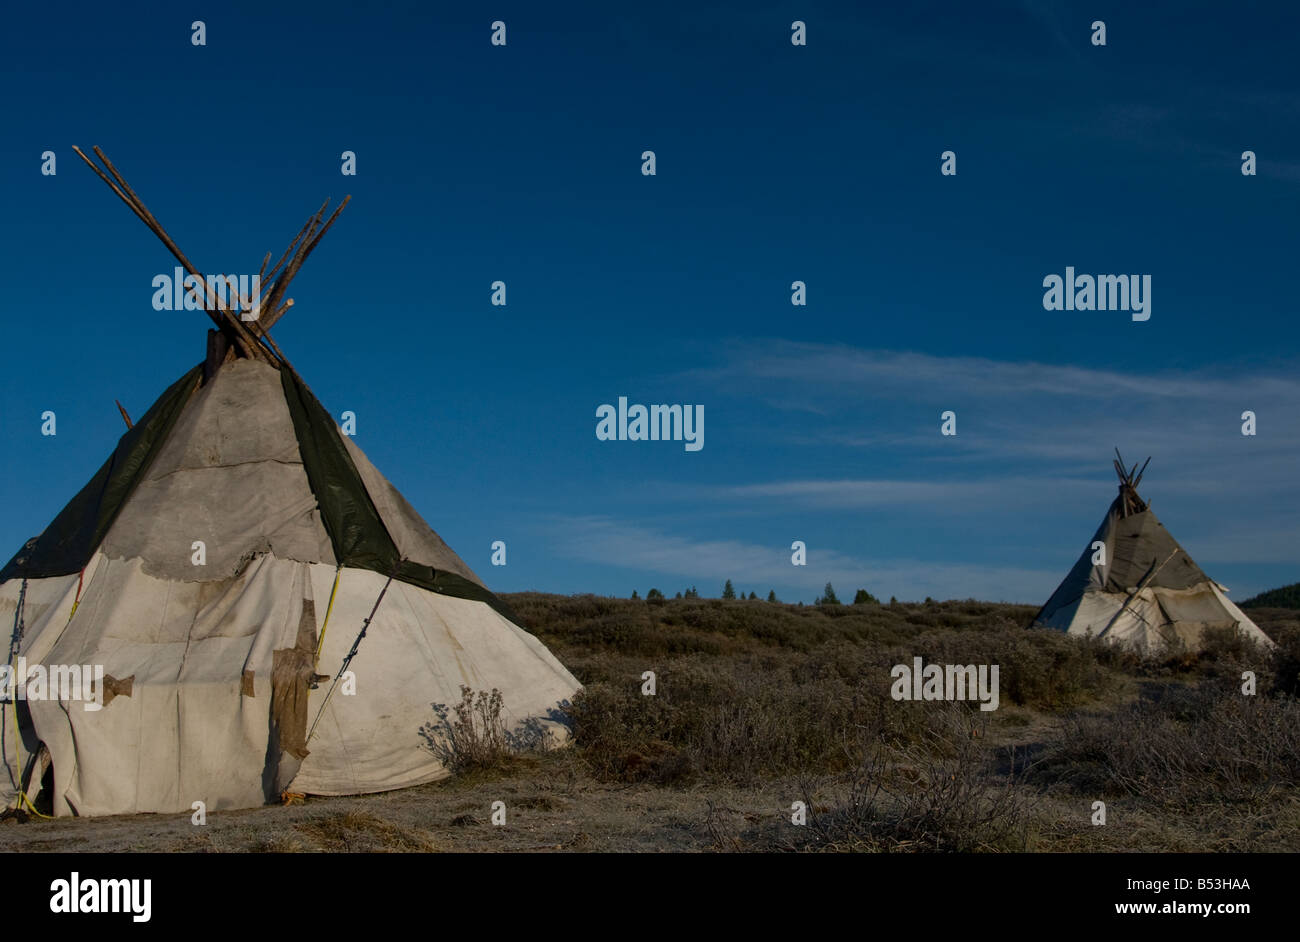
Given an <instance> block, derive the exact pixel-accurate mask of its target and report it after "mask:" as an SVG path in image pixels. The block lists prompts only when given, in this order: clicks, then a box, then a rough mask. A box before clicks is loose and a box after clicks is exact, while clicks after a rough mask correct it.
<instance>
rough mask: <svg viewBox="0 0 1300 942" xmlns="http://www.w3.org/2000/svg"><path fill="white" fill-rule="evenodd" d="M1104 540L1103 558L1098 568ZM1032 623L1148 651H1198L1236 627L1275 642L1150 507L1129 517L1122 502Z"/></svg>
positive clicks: (1255, 637)
mask: <svg viewBox="0 0 1300 942" xmlns="http://www.w3.org/2000/svg"><path fill="white" fill-rule="evenodd" d="M1099 542H1100V543H1102V544H1104V545H1105V554H1106V555H1105V562H1104V563H1102V564H1100V565H1094V564H1093V562H1092V559H1093V553H1094V547H1095V545H1096V544H1097V543H1099ZM1034 623H1035V624H1037V625H1041V626H1044V627H1048V628H1055V629H1058V630H1060V631H1065V632H1068V633H1069V634H1073V635H1085V636H1092V637H1097V638H1102V639H1104V640H1106V641H1109V642H1112V643H1115V644H1123V645H1127V646H1130V647H1133V648H1135V649H1137V650H1138V651H1140V652H1142V653H1154V652H1158V651H1160V650H1163V649H1167V648H1170V647H1183V648H1186V649H1188V650H1192V651H1195V650H1197V649H1199V648H1200V646H1201V644H1202V640H1203V637H1204V635H1205V632H1206V631H1207V630H1210V629H1233V628H1235V629H1236V630H1237V631H1239V632H1240V633H1241V634H1242V635H1244V636H1245V637H1246V638H1247V639H1249V640H1251V641H1253V642H1255V643H1257V644H1262V645H1265V646H1272V644H1273V642H1272V641H1271V640H1270V639H1269V637H1268V636H1267V635H1265V634H1264V632H1263V631H1261V630H1260V628H1259V626H1258V625H1256V624H1255V623H1254V622H1253V621H1251V620H1250V618H1249V617H1248V616H1247V615H1246V614H1245V613H1244V612H1242V611H1241V609H1239V608H1238V607H1237V606H1236V605H1234V604H1232V602H1230V601H1229V600H1228V598H1227V596H1226V595H1224V593H1223V591H1222V587H1221V586H1219V585H1218V583H1216V582H1214V580H1212V579H1210V578H1209V576H1207V575H1205V573H1204V572H1203V571H1202V570H1201V568H1200V567H1199V566H1197V565H1196V563H1195V562H1194V561H1193V560H1192V558H1191V557H1190V556H1188V555H1187V553H1186V551H1185V550H1184V549H1183V548H1182V547H1181V546H1179V544H1178V543H1177V541H1176V540H1174V538H1173V537H1172V536H1171V535H1170V534H1169V532H1168V531H1167V530H1166V529H1165V528H1164V525H1163V524H1161V523H1160V521H1159V520H1158V519H1156V516H1155V514H1154V513H1153V512H1152V511H1151V510H1150V509H1149V508H1148V509H1145V510H1142V511H1141V512H1139V513H1129V514H1124V513H1123V512H1122V510H1121V504H1120V500H1118V499H1117V500H1116V501H1115V503H1114V504H1112V505H1111V508H1110V510H1109V512H1108V513H1107V515H1106V518H1105V519H1104V520H1103V521H1102V524H1101V526H1100V527H1099V528H1098V529H1097V532H1096V533H1095V534H1094V535H1093V538H1092V540H1090V541H1089V542H1088V546H1087V548H1086V549H1085V550H1084V552H1083V554H1082V555H1081V556H1080V557H1079V559H1078V561H1077V562H1076V563H1075V564H1074V566H1073V568H1071V570H1070V572H1069V573H1068V574H1067V575H1066V577H1065V579H1064V581H1062V583H1061V584H1060V586H1058V587H1057V589H1056V591H1055V592H1053V593H1052V596H1051V598H1049V599H1048V601H1047V604H1046V605H1044V606H1043V608H1042V609H1041V610H1040V611H1039V613H1038V615H1037V616H1036V617H1035V619H1034Z"/></svg>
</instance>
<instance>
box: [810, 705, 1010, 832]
mask: <svg viewBox="0 0 1300 942" xmlns="http://www.w3.org/2000/svg"><path fill="white" fill-rule="evenodd" d="M927 720H928V721H927V725H926V729H925V732H924V734H923V735H922V736H921V737H920V738H919V739H918V740H916V741H914V742H911V743H908V744H906V745H904V746H902V747H897V746H891V745H890V744H889V743H888V741H887V739H886V738H885V737H883V736H881V735H880V732H881V731H880V730H875V731H872V734H871V735H872V737H873V738H874V742H873V743H871V745H870V746H869V747H868V748H867V749H866V750H865V756H864V759H863V761H862V762H861V763H860V764H859V765H858V766H857V767H856V768H855V769H854V770H853V771H852V773H851V774H850V775H849V776H848V778H847V794H846V795H845V797H844V798H843V800H842V801H840V802H839V803H838V804H836V805H834V806H832V807H831V808H829V809H828V810H819V806H818V804H817V803H815V802H814V801H813V799H812V796H811V793H810V790H805V799H804V800H805V805H806V806H807V808H808V809H809V817H808V825H807V832H806V833H807V836H806V837H804V838H801V839H800V841H799V846H800V847H801V849H813V850H837V851H876V852H955V853H973V852H984V851H1023V850H1025V849H1026V847H1027V844H1028V839H1029V822H1030V811H1031V801H1030V796H1029V792H1028V791H1027V789H1026V788H1025V786H1024V783H1023V774H1022V773H1020V772H1018V771H1017V770H1016V768H1015V764H1014V761H1013V762H1012V763H1011V766H1010V768H1009V769H1008V770H1007V771H1005V772H1003V771H1000V769H999V762H998V758H997V756H996V754H995V752H994V750H992V749H991V748H990V747H989V746H988V745H987V744H986V743H987V739H986V736H985V735H984V733H985V732H986V730H987V721H986V718H984V717H981V716H980V715H979V714H978V713H976V712H973V711H971V710H969V709H968V708H966V707H964V706H962V705H959V704H951V705H946V708H944V709H941V710H938V711H933V712H931V713H930V714H929V715H928V718H927ZM1010 755H1011V758H1012V759H1014V754H1010Z"/></svg>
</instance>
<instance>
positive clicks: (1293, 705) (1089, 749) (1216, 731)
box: [1038, 682, 1300, 809]
mask: <svg viewBox="0 0 1300 942" xmlns="http://www.w3.org/2000/svg"><path fill="white" fill-rule="evenodd" d="M1038 774H1041V775H1043V776H1045V777H1047V778H1049V779H1057V780H1062V781H1065V782H1067V783H1069V784H1070V785H1072V786H1073V787H1074V788H1075V789H1076V790H1078V791H1080V792H1096V793H1102V794H1129V795H1133V796H1136V797H1138V798H1142V799H1145V800H1148V801H1151V802H1153V803H1155V804H1158V805H1160V806H1162V807H1165V808H1173V809H1178V808H1190V807H1193V806H1197V805H1206V804H1245V805H1249V806H1252V807H1258V806H1263V805H1265V804H1267V803H1268V802H1269V801H1270V800H1272V799H1275V798H1276V797H1278V796H1279V795H1281V794H1284V793H1286V792H1287V791H1289V790H1293V789H1294V788H1295V784H1296V782H1298V781H1300V702H1297V701H1296V700H1295V699H1294V698H1291V697H1288V696H1284V695H1283V696H1258V695H1257V696H1245V695H1243V694H1242V693H1241V692H1240V689H1239V687H1238V686H1236V685H1222V684H1217V683H1210V682H1206V683H1203V684H1201V685H1200V686H1198V687H1190V688H1189V687H1182V686H1178V687H1173V688H1171V689H1169V690H1168V691H1166V692H1165V693H1164V695H1162V696H1160V697H1158V698H1156V699H1148V700H1143V701H1139V702H1137V703H1134V704H1131V705H1129V706H1127V707H1125V708H1122V709H1120V710H1117V711H1115V712H1113V713H1109V714H1105V715H1083V716H1079V717H1075V718H1073V719H1072V721H1071V722H1070V723H1069V725H1068V726H1067V730H1066V735H1065V737H1064V738H1063V739H1062V741H1061V742H1060V743H1058V744H1057V745H1056V746H1055V747H1054V748H1053V750H1052V751H1051V753H1050V754H1049V755H1048V756H1047V757H1046V758H1045V760H1044V764H1043V767H1042V768H1041V769H1040V770H1039V773H1038Z"/></svg>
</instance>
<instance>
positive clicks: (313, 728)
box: [303, 558, 406, 746]
mask: <svg viewBox="0 0 1300 942" xmlns="http://www.w3.org/2000/svg"><path fill="white" fill-rule="evenodd" d="M404 562H406V559H405V558H402V559H399V560H398V561H397V562H396V563H394V564H393V568H392V570H391V571H390V572H389V573H388V580H387V581H386V582H385V583H384V587H383V588H382V589H380V590H379V598H377V599H375V606H374V608H372V609H371V610H370V614H369V615H368V616H367V617H366V620H365V621H363V622H362V623H361V631H360V633H358V634H357V638H356V640H355V641H353V642H352V650H351V651H349V652H348V656H347V657H345V658H344V659H343V666H342V667H340V668H339V672H338V673H337V674H336V675H335V676H334V683H332V684H330V689H329V690H327V691H326V692H325V699H324V700H323V701H322V702H321V705H320V710H318V711H317V713H316V719H315V720H313V721H312V724H311V729H309V730H308V731H307V738H306V740H304V742H303V745H304V746H305V745H306V744H307V743H309V742H311V737H312V736H314V735H315V733H316V726H317V724H319V723H320V718H321V717H322V716H324V715H325V708H326V707H327V706H329V705H330V697H332V696H334V688H335V687H337V686H338V685H339V681H340V680H342V679H343V675H344V674H346V673H347V670H348V665H349V664H351V663H352V659H353V658H354V657H356V656H357V649H358V648H359V647H361V639H362V638H364V637H365V636H366V629H367V628H369V627H370V622H371V620H372V619H373V618H374V617H375V612H377V611H379V603H380V602H382V601H383V600H384V594H385V593H386V592H387V591H388V587H389V586H390V585H392V584H393V576H395V575H397V568H398V566H400V565H401V564H402V563H404Z"/></svg>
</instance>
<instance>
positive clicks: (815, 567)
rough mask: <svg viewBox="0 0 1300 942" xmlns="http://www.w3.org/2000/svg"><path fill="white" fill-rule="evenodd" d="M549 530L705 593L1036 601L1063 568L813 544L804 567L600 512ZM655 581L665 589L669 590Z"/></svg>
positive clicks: (779, 551) (563, 541) (577, 550)
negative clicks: (859, 592) (887, 555)
mask: <svg viewBox="0 0 1300 942" xmlns="http://www.w3.org/2000/svg"><path fill="white" fill-rule="evenodd" d="M548 530H549V531H550V532H551V534H552V538H553V539H554V540H555V549H556V551H557V552H559V553H561V554H562V555H564V556H566V557H568V558H571V559H576V560H580V561H583V562H588V563H595V564H600V565H605V566H616V567H619V568H622V569H626V570H629V571H631V572H634V573H639V574H643V575H644V577H645V579H647V580H649V579H651V578H652V577H654V576H660V577H669V578H671V579H673V580H674V582H671V583H668V585H669V586H676V585H678V584H694V585H697V586H698V587H699V588H700V591H701V592H703V593H704V594H706V595H710V594H716V593H717V592H718V591H719V590H720V588H721V586H722V584H723V582H725V581H726V580H727V579H731V580H733V582H734V583H735V586H736V589H737V591H740V590H742V589H743V590H744V591H745V592H750V591H754V592H760V593H761V594H766V591H767V589H769V588H775V589H776V592H777V594H778V595H783V594H786V595H787V597H788V594H789V593H791V592H794V593H795V594H796V595H797V596H800V597H808V598H811V597H812V596H814V595H817V594H820V593H821V591H822V588H823V586H824V585H825V584H826V583H827V582H830V583H832V584H833V585H835V586H837V594H840V595H841V596H843V595H848V596H850V597H851V596H852V593H853V592H854V591H855V590H856V589H858V588H867V589H868V590H870V591H871V592H873V593H875V594H878V595H879V594H882V593H883V595H885V596H889V595H896V596H898V597H899V598H901V599H921V598H925V597H926V596H932V597H934V598H940V599H947V598H979V599H990V598H993V599H994V600H1006V601H1022V602H1024V601H1027V602H1038V601H1041V600H1043V599H1046V598H1047V595H1048V594H1050V592H1051V591H1052V589H1053V588H1055V586H1056V584H1057V583H1058V582H1059V581H1060V579H1061V576H1062V575H1063V572H1058V571H1056V570H1054V569H1053V570H1048V569H1041V570H1040V569H1029V568H1017V567H1009V566H998V565H995V564H992V563H990V564H980V563H978V562H976V563H969V564H967V563H957V564H954V563H943V562H935V561H933V560H920V559H901V558H899V559H880V558H867V557H858V556H853V555H851V554H846V553H842V552H839V551H837V550H834V549H830V548H823V547H819V546H816V545H813V546H809V547H808V565H807V566H794V565H792V564H791V562H790V549H789V546H788V545H779V544H777V545H770V546H769V545H760V544H756V543H748V542H744V541H741V540H719V539H708V538H700V537H687V536H682V535H675V534H669V533H666V532H663V531H661V530H658V529H655V528H653V527H646V526H641V525H636V524H627V523H623V522H620V521H617V520H614V519H612V518H609V517H600V516H574V517H556V518H552V519H550V520H549V521H548ZM664 581H666V580H664ZM660 588H663V589H664V591H666V592H669V594H672V592H673V591H675V588H668V587H665V586H661V587H660Z"/></svg>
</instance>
